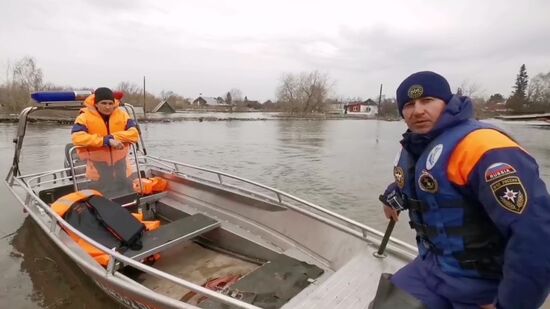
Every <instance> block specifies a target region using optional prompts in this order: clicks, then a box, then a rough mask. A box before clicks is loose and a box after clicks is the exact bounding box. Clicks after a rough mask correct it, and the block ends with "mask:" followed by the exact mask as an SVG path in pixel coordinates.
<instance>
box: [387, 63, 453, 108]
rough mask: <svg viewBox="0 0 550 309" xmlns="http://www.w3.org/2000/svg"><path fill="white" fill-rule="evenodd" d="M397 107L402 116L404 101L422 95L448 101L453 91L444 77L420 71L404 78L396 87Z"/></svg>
mask: <svg viewBox="0 0 550 309" xmlns="http://www.w3.org/2000/svg"><path fill="white" fill-rule="evenodd" d="M396 94H397V108H398V109H399V114H400V115H401V116H403V106H404V105H405V103H407V102H409V101H411V100H414V99H419V98H423V97H434V98H438V99H441V100H443V101H445V103H447V102H449V100H450V99H451V98H452V96H453V93H452V92H451V87H450V86H449V83H448V82H447V80H446V79H445V77H443V76H441V75H439V74H437V73H434V72H431V71H422V72H417V73H414V74H412V75H411V76H409V77H407V78H405V80H404V81H403V82H401V85H399V87H398V88H397V93H396Z"/></svg>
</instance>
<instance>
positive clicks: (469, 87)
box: [457, 80, 483, 97]
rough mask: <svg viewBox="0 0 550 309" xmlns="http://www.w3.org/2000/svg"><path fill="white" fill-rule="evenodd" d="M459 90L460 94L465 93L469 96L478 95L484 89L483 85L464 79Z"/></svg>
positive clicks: (464, 94)
mask: <svg viewBox="0 0 550 309" xmlns="http://www.w3.org/2000/svg"><path fill="white" fill-rule="evenodd" d="M458 89H459V90H457V94H458V95H463V96H467V97H474V96H478V95H479V94H480V93H481V92H483V91H482V89H481V86H480V85H479V84H478V83H476V82H471V81H468V80H464V81H462V83H461V84H460V86H459V87H458Z"/></svg>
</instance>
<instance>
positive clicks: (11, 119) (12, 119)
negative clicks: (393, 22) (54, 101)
mask: <svg viewBox="0 0 550 309" xmlns="http://www.w3.org/2000/svg"><path fill="white" fill-rule="evenodd" d="M169 115H174V114H169ZM74 119H75V118H74V117H53V116H29V120H28V121H29V122H31V123H32V122H50V123H58V124H73V123H74ZM18 120H19V118H18V115H17V116H11V115H10V116H5V115H2V116H0V123H17V122H18ZM137 120H138V122H140V123H145V122H175V121H199V122H203V121H272V120H285V121H288V120H383V121H399V119H392V118H389V117H388V118H380V119H377V118H376V117H365V116H357V115H353V116H346V115H338V114H323V115H306V116H298V115H277V116H274V117H256V118H246V117H215V116H208V115H205V116H197V115H194V116H179V115H178V116H166V115H151V116H148V117H147V118H144V117H137Z"/></svg>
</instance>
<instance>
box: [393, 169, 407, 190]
mask: <svg viewBox="0 0 550 309" xmlns="http://www.w3.org/2000/svg"><path fill="white" fill-rule="evenodd" d="M393 177H394V178H395V183H396V184H397V186H398V187H399V189H403V187H405V172H404V171H403V169H402V168H401V167H400V166H396V167H394V168H393Z"/></svg>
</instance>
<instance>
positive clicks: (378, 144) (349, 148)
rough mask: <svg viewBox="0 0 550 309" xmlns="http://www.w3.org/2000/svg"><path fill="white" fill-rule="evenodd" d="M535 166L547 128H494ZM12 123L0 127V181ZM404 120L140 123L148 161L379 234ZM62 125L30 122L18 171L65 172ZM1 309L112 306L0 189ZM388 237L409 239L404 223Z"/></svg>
mask: <svg viewBox="0 0 550 309" xmlns="http://www.w3.org/2000/svg"><path fill="white" fill-rule="evenodd" d="M493 123H495V124H497V125H500V126H502V127H503V128H504V129H506V130H508V131H509V132H510V133H511V134H512V135H513V136H514V137H515V138H516V139H517V140H518V141H519V142H520V143H522V145H523V146H524V147H525V148H526V149H527V150H528V151H529V152H530V153H531V154H532V155H533V156H534V157H535V158H536V159H537V160H538V162H539V165H540V172H541V176H542V178H543V179H544V180H545V181H546V183H550V140H549V139H548V134H549V133H550V126H531V125H529V124H526V123H520V124H513V123H503V122H496V121H493ZM16 129H17V126H16V125H15V124H1V123H0V175H2V178H3V177H5V175H6V174H7V171H8V168H9V165H10V164H11V161H12V156H13V143H12V139H13V137H14V136H15V132H16ZM404 129H405V125H404V123H402V122H385V121H375V120H324V121H320V120H313V121H307V120H295V121H290V120H288V121H277V120H269V121H216V122H199V121H182V122H170V123H145V124H143V125H142V131H143V137H144V139H145V141H146V146H147V150H148V152H149V153H150V154H152V155H157V156H162V157H165V158H168V159H172V160H176V161H181V162H185V163H189V164H193V165H199V166H204V167H209V168H213V169H216V170H220V171H224V172H227V173H230V174H233V175H237V176H241V177H244V178H248V179H250V180H254V181H257V182H260V183H263V184H266V185H269V186H272V187H275V188H278V189H280V190H283V191H286V192H288V193H290V194H293V195H295V196H298V197H301V198H304V199H306V200H309V201H311V202H313V203H316V204H318V205H321V206H323V207H326V208H328V209H330V210H333V211H336V212H338V213H340V214H343V215H345V216H347V217H350V218H352V219H354V220H356V221H359V222H361V223H365V224H367V225H369V226H372V227H374V228H376V229H379V230H384V229H385V226H386V224H387V220H386V219H385V218H384V217H383V214H382V209H381V206H380V203H379V202H378V200H377V197H378V195H379V194H380V193H381V192H382V191H383V190H384V188H385V186H386V184H388V183H389V182H391V181H392V177H393V176H392V164H393V161H394V157H395V155H396V153H397V152H398V150H399V148H400V146H399V144H398V139H399V138H400V135H401V133H402V132H403V131H404ZM69 131H70V127H69V126H57V125H55V126H54V125H48V124H33V125H31V126H30V127H29V129H28V130H27V137H26V139H25V146H24V152H23V154H22V160H23V164H22V172H23V173H31V172H36V171H39V170H42V169H57V168H61V167H62V166H63V150H64V146H65V144H66V143H67V142H69V139H70V137H69ZM0 205H1V207H2V216H0V249H1V250H0V273H2V275H3V278H2V280H0V308H8V306H10V307H11V308H97V307H102V308H119V306H118V305H116V304H115V303H114V302H112V301H111V300H110V299H109V298H108V297H107V296H105V295H104V294H103V293H102V291H101V290H99V289H98V288H96V287H95V285H94V284H93V283H91V282H90V281H89V280H87V279H86V278H85V277H84V275H83V273H82V272H81V271H80V270H79V269H78V268H77V267H76V266H74V265H73V264H72V263H71V261H70V260H69V259H68V258H67V257H66V256H65V255H64V254H63V253H61V252H59V251H58V250H57V249H56V248H55V247H54V245H53V243H51V242H50V241H49V240H48V239H47V238H46V237H45V236H42V235H41V233H40V229H39V227H38V226H36V225H35V224H33V223H32V221H31V220H30V218H29V219H26V218H25V214H24V213H23V211H22V208H21V206H20V205H18V203H17V202H16V201H15V199H14V198H13V197H12V196H11V195H10V193H9V191H8V190H7V188H6V186H5V185H4V184H3V183H2V184H0ZM393 236H396V237H398V238H400V239H403V240H405V241H407V242H411V243H412V241H413V237H412V231H411V230H410V229H409V228H408V226H407V224H406V220H401V221H399V223H398V224H397V227H396V229H395V231H394V234H393Z"/></svg>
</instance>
